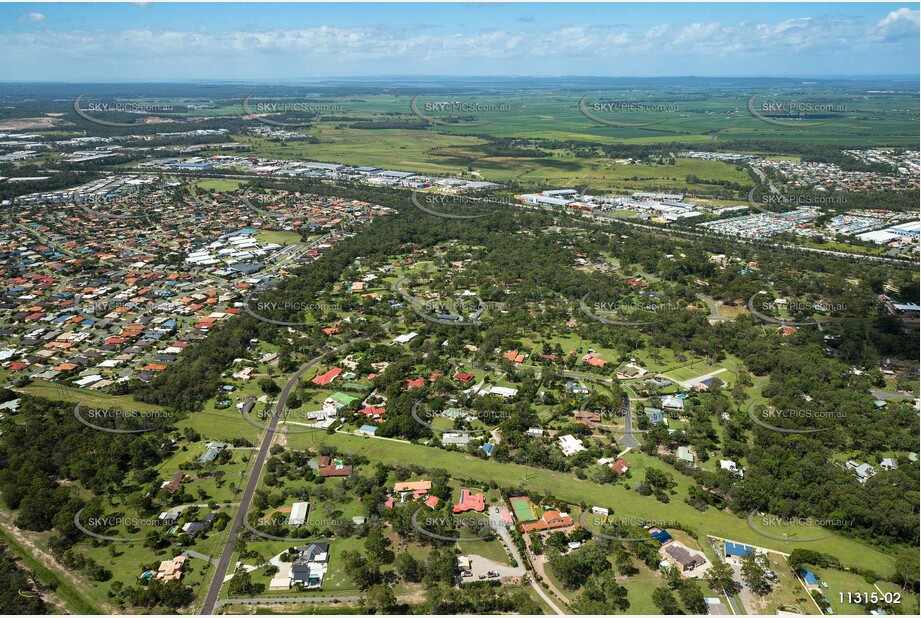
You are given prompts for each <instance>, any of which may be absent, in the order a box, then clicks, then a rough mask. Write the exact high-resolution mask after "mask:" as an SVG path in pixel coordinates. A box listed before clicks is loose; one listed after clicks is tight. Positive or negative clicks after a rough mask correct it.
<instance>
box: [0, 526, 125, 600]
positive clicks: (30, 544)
mask: <svg viewBox="0 0 921 618" xmlns="http://www.w3.org/2000/svg"><path fill="white" fill-rule="evenodd" d="M0 523H2V524H3V529H4V530H5V531H6V533H7V534H9V535H10V536H11V537H13V538H14V539H16V542H17V543H19V544H20V545H21V546H22V547H23V548H25V549H26V550H27V551H28V552H29V554H31V556H32V557H33V558H35V560H37V561H38V562H40V563H41V564H42V566H44V567H45V568H46V569H48V570H50V571H54V572H55V573H56V574H57V575H58V576H59V577H62V578H64V579H66V580H67V581H68V583H69V584H70V585H71V586H72V587H73V588H74V589H75V590H77V591H78V592H79V593H80V594H81V595H82V596H83V597H85V598H89V599H92V595H91V594H90V587H89V586H87V585H86V584H85V583H84V582H83V581H81V580H80V579H77V577H76V576H75V575H74V574H73V573H71V572H70V571H68V570H67V569H65V568H64V567H63V566H62V565H61V564H60V563H58V561H57V560H56V559H55V558H54V556H52V555H51V554H49V553H47V552H45V551H44V550H42V549H41V548H39V547H38V545H36V544H35V542H34V541H33V540H32V539H31V538H30V536H31V535H26V534H25V533H23V532H22V531H21V530H20V529H19V528H17V527H16V526H15V524H13V522H12V519H11V518H10V517H9V516H8V515H7V513H6V512H2V511H0ZM97 604H98V607H99V608H100V609H102V610H105V611H107V612H108V613H115V611H114V607H113V606H112V605H110V604H108V603H102V602H97Z"/></svg>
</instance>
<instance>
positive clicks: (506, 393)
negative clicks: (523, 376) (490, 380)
mask: <svg viewBox="0 0 921 618" xmlns="http://www.w3.org/2000/svg"><path fill="white" fill-rule="evenodd" d="M486 392H487V393H488V394H490V395H499V396H500V397H506V398H507V397H514V396H515V395H517V394H518V389H517V388H509V387H507V386H496V385H493V386H490V387H489V390H488V391H486Z"/></svg>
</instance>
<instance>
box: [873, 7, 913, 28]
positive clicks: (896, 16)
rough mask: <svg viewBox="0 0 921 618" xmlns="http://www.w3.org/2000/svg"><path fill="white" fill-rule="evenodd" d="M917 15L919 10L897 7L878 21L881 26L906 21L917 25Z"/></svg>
mask: <svg viewBox="0 0 921 618" xmlns="http://www.w3.org/2000/svg"><path fill="white" fill-rule="evenodd" d="M919 15H921V11H912V10H911V9H899V10H898V11H892V12H891V13H889V14H888V15H886V17H885V18H883V19H882V20H881V21H880V22H879V26H880V27H881V28H885V27H886V26H891V25H893V24H901V23H904V22H908V24H910V25H913V26H915V27H917V26H918V25H919V22H921V20H919Z"/></svg>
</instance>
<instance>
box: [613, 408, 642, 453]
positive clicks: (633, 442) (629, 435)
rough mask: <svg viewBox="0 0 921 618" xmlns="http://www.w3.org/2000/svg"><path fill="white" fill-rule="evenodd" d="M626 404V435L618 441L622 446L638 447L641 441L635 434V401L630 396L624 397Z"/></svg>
mask: <svg viewBox="0 0 921 618" xmlns="http://www.w3.org/2000/svg"><path fill="white" fill-rule="evenodd" d="M622 400H623V404H624V435H622V436H621V437H620V438H618V440H617V443H618V444H620V445H621V446H626V447H629V448H636V447H637V446H639V445H640V441H639V440H637V439H636V438H635V437H634V436H633V403H632V402H631V401H630V398H629V397H623V398H622Z"/></svg>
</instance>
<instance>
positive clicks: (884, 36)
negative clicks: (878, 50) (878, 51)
mask: <svg viewBox="0 0 921 618" xmlns="http://www.w3.org/2000/svg"><path fill="white" fill-rule="evenodd" d="M919 25H921V11H912V10H910V9H904V8H903V9H899V10H897V11H892V12H891V13H889V14H888V15H886V17H884V18H883V19H881V20H880V22H879V23H878V24H877V25H876V26H877V31H876V32H875V33H874V38H875V39H876V40H878V41H881V42H886V41H901V40H906V39H912V38H916V37H917V36H918V27H919Z"/></svg>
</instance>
